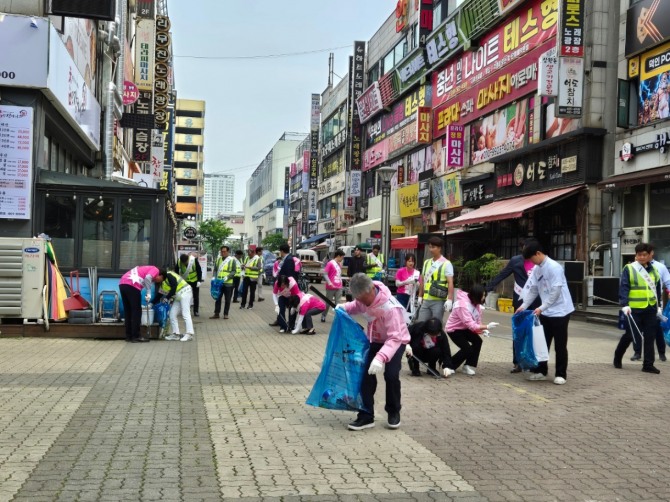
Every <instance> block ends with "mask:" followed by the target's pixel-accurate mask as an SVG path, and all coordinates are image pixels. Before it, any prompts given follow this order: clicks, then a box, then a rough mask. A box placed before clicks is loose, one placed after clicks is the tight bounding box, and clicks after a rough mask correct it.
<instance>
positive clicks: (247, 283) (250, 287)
mask: <svg viewBox="0 0 670 502" xmlns="http://www.w3.org/2000/svg"><path fill="white" fill-rule="evenodd" d="M257 281H258V278H257V277H254V278H253V279H250V278H249V277H245V278H244V283H243V284H244V289H243V290H242V302H241V306H242V307H245V306H246V304H247V295H249V306H250V307H253V306H254V298H256V286H257Z"/></svg>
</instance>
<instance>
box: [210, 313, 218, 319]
mask: <svg viewBox="0 0 670 502" xmlns="http://www.w3.org/2000/svg"><path fill="white" fill-rule="evenodd" d="M218 318H219V314H214V315H213V316H211V317H210V319H218Z"/></svg>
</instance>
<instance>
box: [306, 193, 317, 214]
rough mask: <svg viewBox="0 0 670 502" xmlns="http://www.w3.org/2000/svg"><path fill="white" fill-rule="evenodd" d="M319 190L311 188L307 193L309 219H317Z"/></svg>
mask: <svg viewBox="0 0 670 502" xmlns="http://www.w3.org/2000/svg"><path fill="white" fill-rule="evenodd" d="M316 207H317V191H316V190H313V189H310V191H309V192H308V194H307V211H308V215H307V217H308V219H309V221H316Z"/></svg>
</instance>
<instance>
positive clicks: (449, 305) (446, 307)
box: [444, 300, 454, 312]
mask: <svg viewBox="0 0 670 502" xmlns="http://www.w3.org/2000/svg"><path fill="white" fill-rule="evenodd" d="M453 308H454V302H453V301H452V300H447V301H446V302H444V310H446V311H447V312H451V309H453Z"/></svg>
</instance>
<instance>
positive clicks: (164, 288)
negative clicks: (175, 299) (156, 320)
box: [160, 270, 188, 295]
mask: <svg viewBox="0 0 670 502" xmlns="http://www.w3.org/2000/svg"><path fill="white" fill-rule="evenodd" d="M168 275H171V276H172V277H174V278H175V279H176V280H177V289H176V290H175V294H176V293H179V292H180V291H181V290H182V289H184V288H185V287H186V286H188V283H187V282H186V281H185V280H184V279H183V278H182V277H181V276H180V275H179V274H178V273H177V272H173V271H172V270H170V271H169V272H168ZM160 290H161V293H162V294H164V295H167V294H168V293H169V292H170V283H169V282H168V280H167V278H166V279H165V280H164V281H163V282H161V288H160Z"/></svg>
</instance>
